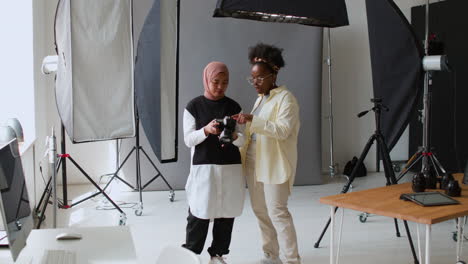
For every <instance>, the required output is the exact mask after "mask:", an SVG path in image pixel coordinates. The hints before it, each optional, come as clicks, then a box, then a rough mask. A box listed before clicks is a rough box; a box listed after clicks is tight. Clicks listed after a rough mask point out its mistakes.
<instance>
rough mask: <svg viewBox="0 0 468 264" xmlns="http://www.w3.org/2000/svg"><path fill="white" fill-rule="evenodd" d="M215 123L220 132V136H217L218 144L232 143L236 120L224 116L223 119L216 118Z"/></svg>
mask: <svg viewBox="0 0 468 264" xmlns="http://www.w3.org/2000/svg"><path fill="white" fill-rule="evenodd" d="M216 122H217V123H218V126H217V127H218V129H219V130H221V131H222V132H221V135H219V142H221V143H223V144H228V143H232V141H234V140H233V138H232V137H233V134H234V131H235V130H236V120H234V119H233V118H231V117H230V116H225V117H224V118H219V119H218V118H217V119H216Z"/></svg>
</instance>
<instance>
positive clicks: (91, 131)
mask: <svg viewBox="0 0 468 264" xmlns="http://www.w3.org/2000/svg"><path fill="white" fill-rule="evenodd" d="M131 7H132V6H131V0H99V1H96V0H60V1H59V3H58V6H57V13H56V19H55V38H56V40H55V41H56V45H57V53H58V58H59V59H58V69H57V79H56V88H55V94H56V102H57V108H58V112H59V115H60V118H61V120H62V123H63V125H64V127H65V129H66V131H67V134H68V135H69V137H70V139H71V140H72V142H73V143H80V142H89V141H99V140H108V139H117V138H126V137H133V136H135V115H134V91H133V38H132V16H131V11H132V10H131V9H132V8H131Z"/></svg>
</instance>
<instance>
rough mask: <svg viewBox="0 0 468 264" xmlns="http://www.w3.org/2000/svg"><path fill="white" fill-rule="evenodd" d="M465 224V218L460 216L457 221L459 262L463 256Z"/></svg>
mask: <svg viewBox="0 0 468 264" xmlns="http://www.w3.org/2000/svg"><path fill="white" fill-rule="evenodd" d="M464 224H465V221H464V218H463V217H459V218H458V223H457V235H458V238H457V263H458V262H459V261H460V258H461V250H462V243H463V229H462V228H463V225H464Z"/></svg>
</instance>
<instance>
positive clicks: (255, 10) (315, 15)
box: [213, 0, 349, 27]
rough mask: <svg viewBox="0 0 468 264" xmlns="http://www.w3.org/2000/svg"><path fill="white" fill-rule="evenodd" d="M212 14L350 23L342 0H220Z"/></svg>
mask: <svg viewBox="0 0 468 264" xmlns="http://www.w3.org/2000/svg"><path fill="white" fill-rule="evenodd" d="M325 2H326V3H325ZM213 16H214V17H233V18H242V19H251V20H259V21H267V22H282V23H295V24H303V25H308V26H319V27H340V26H346V25H348V24H349V23H348V13H347V11H346V4H345V2H344V1H343V0H327V1H323V0H307V1H304V0H290V1H288V2H287V3H286V2H285V1H284V0H218V1H217V4H216V9H215V12H214V15H213Z"/></svg>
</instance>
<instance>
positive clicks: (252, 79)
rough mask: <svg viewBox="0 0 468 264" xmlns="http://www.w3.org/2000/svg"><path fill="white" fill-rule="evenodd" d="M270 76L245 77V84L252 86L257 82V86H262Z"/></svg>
mask: <svg viewBox="0 0 468 264" xmlns="http://www.w3.org/2000/svg"><path fill="white" fill-rule="evenodd" d="M272 75H273V74H272V73H270V74H268V75H267V76H263V77H247V82H249V83H250V84H251V85H254V83H255V82H257V84H258V85H262V83H263V81H264V80H265V79H266V78H268V77H270V76H272Z"/></svg>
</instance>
